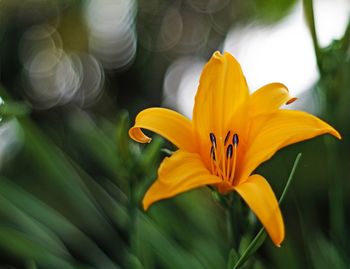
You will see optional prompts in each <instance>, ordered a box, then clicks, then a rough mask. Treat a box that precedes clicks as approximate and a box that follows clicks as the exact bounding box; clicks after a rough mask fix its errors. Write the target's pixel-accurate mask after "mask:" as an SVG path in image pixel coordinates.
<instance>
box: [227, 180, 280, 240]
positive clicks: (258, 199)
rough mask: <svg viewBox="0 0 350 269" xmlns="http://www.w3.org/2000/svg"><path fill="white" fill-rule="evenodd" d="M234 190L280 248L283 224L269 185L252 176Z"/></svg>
mask: <svg viewBox="0 0 350 269" xmlns="http://www.w3.org/2000/svg"><path fill="white" fill-rule="evenodd" d="M234 188H235V190H236V191H237V192H238V193H239V195H240V196H241V197H242V198H243V200H244V201H245V202H246V203H247V204H248V206H249V207H250V208H251V210H252V211H253V212H254V213H255V214H256V216H257V217H258V218H259V220H260V221H261V223H262V224H263V225H264V227H265V229H266V231H267V233H268V234H269V236H270V237H271V239H272V241H273V242H274V243H275V245H277V246H280V244H281V243H282V241H283V239H284V224H283V219H282V215H281V211H280V208H279V205H278V202H277V199H276V196H275V194H274V193H273V191H272V189H271V187H270V184H269V183H268V182H267V181H266V179H265V178H263V177H262V176H260V175H252V176H250V177H249V178H248V180H247V181H245V182H244V183H242V184H240V185H238V186H235V187H234Z"/></svg>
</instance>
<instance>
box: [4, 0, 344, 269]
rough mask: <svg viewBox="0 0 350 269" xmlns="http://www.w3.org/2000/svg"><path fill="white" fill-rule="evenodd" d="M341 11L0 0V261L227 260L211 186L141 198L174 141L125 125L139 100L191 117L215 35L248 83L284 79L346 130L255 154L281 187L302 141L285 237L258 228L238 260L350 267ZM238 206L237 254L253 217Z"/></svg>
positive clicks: (236, 4) (160, 264)
mask: <svg viewBox="0 0 350 269" xmlns="http://www.w3.org/2000/svg"><path fill="white" fill-rule="evenodd" d="M349 18H350V2H349V1H348V0H315V1H313V2H312V1H311V0H305V1H296V0H294V1H290V0H288V1H287V0H283V1H280V0H260V1H254V0H247V1H234V0H207V1H201V0H175V1H173V0H162V1H161V0H140V1H137V0H91V1H87V0H86V1H83V0H80V1H79V0H60V1H54V0H21V1H20V0H1V1H0V97H1V98H0V169H1V173H0V249H1V251H0V268H26V269H35V268H60V269H62V268H84V269H85V268H86V269H87V268H101V269H109V268H145V269H151V268H152V269H153V268H157V269H158V268H166V269H179V268H191V269H193V268H194V269H197V268H198V269H200V268H205V269H216V268H232V267H231V264H230V259H228V256H229V252H230V247H231V246H230V243H229V239H228V237H229V236H228V231H227V227H226V226H227V223H226V217H227V216H226V212H225V210H223V208H222V207H221V206H220V205H219V204H218V203H217V202H216V201H215V199H212V197H211V191H210V190H209V189H205V188H203V189H200V190H194V191H191V192H188V193H185V194H183V195H180V196H178V197H176V198H174V199H170V200H166V201H164V202H162V203H158V204H155V205H154V206H153V207H152V208H151V209H150V210H149V211H148V212H147V213H145V212H143V211H142V209H141V206H140V205H141V199H142V197H143V194H144V192H145V190H146V189H147V187H148V186H149V185H150V184H151V183H152V181H153V180H154V179H155V176H156V171H157V167H158V165H159V163H160V161H161V160H162V158H164V157H165V156H166V153H165V152H164V150H162V149H164V148H168V149H172V146H171V145H169V144H167V143H166V142H165V141H163V140H162V139H161V138H160V137H155V139H154V140H153V142H152V143H151V144H149V145H147V146H140V145H137V144H135V143H134V142H132V141H130V139H129V137H128V135H127V131H128V128H129V127H130V126H131V124H132V123H133V119H134V117H135V115H136V114H137V112H139V111H140V110H141V109H144V108H146V107H150V106H163V107H169V108H172V109H175V110H177V111H180V112H181V113H184V114H185V115H187V116H188V117H191V113H192V106H193V96H194V94H195V92H196V89H197V84H198V78H199V75H200V72H201V70H202V67H203V65H204V64H205V62H206V61H207V60H208V59H209V58H210V56H211V55H212V53H213V52H214V51H215V50H220V51H229V52H230V53H231V54H233V55H234V56H235V57H236V58H237V59H238V61H239V62H240V63H241V65H242V68H243V72H244V73H245V75H246V78H247V82H248V85H249V87H250V90H251V91H254V90H256V89H257V88H259V87H261V86H263V85H264V84H267V83H270V82H282V83H284V84H285V85H287V87H288V88H289V90H290V92H291V93H292V95H296V96H298V97H299V99H298V101H297V102H295V103H294V104H293V107H292V108H293V109H301V110H305V111H308V112H311V113H313V114H315V115H318V116H319V117H321V118H323V119H325V120H326V121H328V122H329V123H331V125H333V126H334V127H335V128H336V129H338V130H339V131H340V133H341V134H342V136H343V140H342V141H341V142H339V141H335V139H333V138H331V137H320V138H317V139H314V140H312V141H306V142H304V143H300V144H298V145H293V146H290V147H288V148H286V149H284V150H282V151H280V152H279V153H278V154H277V155H276V156H275V157H274V158H273V159H272V160H270V161H269V162H267V163H265V164H263V165H262V166H261V167H259V168H258V170H259V172H260V173H262V174H263V175H264V176H265V177H266V178H268V179H269V181H270V183H271V185H272V187H273V189H274V190H275V192H276V195H277V196H280V194H281V192H282V190H283V187H284V185H285V183H286V180H287V178H288V175H289V173H290V170H291V168H292V166H293V162H294V160H295V157H296V155H297V153H298V152H302V153H303V157H302V160H301V164H300V165H299V167H298V168H297V172H296V174H295V178H294V181H293V183H292V187H291V188H290V189H289V192H288V194H287V197H286V200H285V202H284V203H283V205H282V212H283V215H284V219H285V225H286V240H285V242H284V244H283V246H282V247H281V248H279V249H277V248H275V247H274V246H273V244H272V243H271V242H270V240H266V242H265V243H264V245H263V247H262V248H260V249H259V250H258V252H257V254H256V255H255V256H254V258H252V259H250V260H249V261H248V262H247V263H246V264H245V268H350V267H349V266H350V256H349V253H350V232H349V229H348V227H349V225H350V214H349V212H350V198H349V195H348V193H349V192H350V175H349V169H347V168H348V167H349V165H350V155H349V148H350V145H349V144H350V140H349V135H350V124H349V116H350V111H349V107H350V46H349V45H350V24H349V21H350V19H349ZM250 217H251V218H250V226H249V227H246V228H245V227H243V231H242V240H241V242H240V245H239V248H238V254H240V253H242V251H244V249H245V247H246V246H247V244H248V243H249V242H250V240H251V238H252V237H253V236H254V235H255V233H256V232H257V231H258V229H259V228H260V224H259V222H258V221H257V220H256V219H255V218H254V216H253V215H251V216H250ZM243 234H245V235H244V238H243ZM238 236H240V235H238Z"/></svg>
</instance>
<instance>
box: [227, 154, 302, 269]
mask: <svg viewBox="0 0 350 269" xmlns="http://www.w3.org/2000/svg"><path fill="white" fill-rule="evenodd" d="M301 156H302V154H301V153H299V154H298V155H297V157H296V158H295V161H294V164H293V168H292V170H291V172H290V174H289V177H288V180H287V183H286V186H285V187H284V190H283V192H282V194H281V197H280V199H279V201H278V203H279V204H281V203H282V201H283V200H284V197H285V196H286V193H287V191H288V189H289V187H290V184H291V182H292V179H293V177H294V174H295V170H296V168H297V166H298V164H299V161H300V158H301ZM265 239H266V232H265V229H264V227H262V228H261V229H260V231H259V232H258V233H257V235H256V236H255V237H254V239H253V240H252V242H250V244H249V246H248V247H247V248H246V249H245V250H244V252H243V254H242V255H241V256H240V257H239V259H238V261H237V262H236V263H235V265H234V266H233V269H238V268H239V267H240V266H242V265H243V264H244V263H245V262H246V261H247V259H248V258H249V257H250V256H251V255H252V254H253V253H254V252H255V251H257V249H258V248H259V247H260V246H261V245H262V243H263V242H264V241H265Z"/></svg>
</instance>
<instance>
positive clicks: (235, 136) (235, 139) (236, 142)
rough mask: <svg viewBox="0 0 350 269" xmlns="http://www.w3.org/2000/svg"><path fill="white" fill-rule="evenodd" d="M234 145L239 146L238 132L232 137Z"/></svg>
mask: <svg viewBox="0 0 350 269" xmlns="http://www.w3.org/2000/svg"><path fill="white" fill-rule="evenodd" d="M232 143H233V145H235V146H237V145H238V143H239V139H238V134H234V135H233V138H232Z"/></svg>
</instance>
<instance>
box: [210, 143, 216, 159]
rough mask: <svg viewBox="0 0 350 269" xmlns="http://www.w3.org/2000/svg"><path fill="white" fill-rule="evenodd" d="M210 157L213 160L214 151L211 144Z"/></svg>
mask: <svg viewBox="0 0 350 269" xmlns="http://www.w3.org/2000/svg"><path fill="white" fill-rule="evenodd" d="M210 157H211V158H212V159H213V160H214V161H215V152H214V147H213V146H211V149H210Z"/></svg>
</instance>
